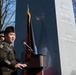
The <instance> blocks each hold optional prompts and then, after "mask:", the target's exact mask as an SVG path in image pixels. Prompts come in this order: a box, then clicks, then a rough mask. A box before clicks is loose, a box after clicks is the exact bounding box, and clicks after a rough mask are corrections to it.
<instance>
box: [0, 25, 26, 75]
mask: <svg viewBox="0 0 76 75" xmlns="http://www.w3.org/2000/svg"><path fill="white" fill-rule="evenodd" d="M4 38H5V40H4V41H2V42H1V43H0V75H17V74H16V73H15V72H16V69H18V68H19V69H23V68H24V67H26V66H27V65H26V64H21V63H19V62H17V61H16V56H15V51H14V48H13V46H12V45H11V44H12V43H13V42H14V41H15V38H16V34H15V31H14V27H13V26H9V27H7V28H6V29H5V31H4Z"/></svg>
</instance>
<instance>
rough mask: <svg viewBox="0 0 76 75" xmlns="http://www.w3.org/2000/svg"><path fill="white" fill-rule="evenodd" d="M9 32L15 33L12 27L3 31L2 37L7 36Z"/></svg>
mask: <svg viewBox="0 0 76 75" xmlns="http://www.w3.org/2000/svg"><path fill="white" fill-rule="evenodd" d="M10 32H15V30H14V27H13V26H9V27H7V28H6V29H5V31H4V35H5V34H8V33H10Z"/></svg>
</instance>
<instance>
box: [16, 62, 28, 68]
mask: <svg viewBox="0 0 76 75" xmlns="http://www.w3.org/2000/svg"><path fill="white" fill-rule="evenodd" d="M26 66H27V65H26V64H21V63H18V64H16V65H15V68H19V69H23V68H24V67H26Z"/></svg>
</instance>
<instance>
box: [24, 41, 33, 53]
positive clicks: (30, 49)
mask: <svg viewBox="0 0 76 75" xmlns="http://www.w3.org/2000/svg"><path fill="white" fill-rule="evenodd" d="M23 44H24V45H25V46H26V47H28V48H29V49H28V50H29V51H31V52H32V53H34V52H33V49H32V48H31V47H30V46H29V45H28V44H27V43H26V42H23Z"/></svg>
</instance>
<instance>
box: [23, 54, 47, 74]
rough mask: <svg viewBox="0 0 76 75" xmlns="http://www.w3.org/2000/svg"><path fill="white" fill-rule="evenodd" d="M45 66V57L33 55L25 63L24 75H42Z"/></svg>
mask: <svg viewBox="0 0 76 75" xmlns="http://www.w3.org/2000/svg"><path fill="white" fill-rule="evenodd" d="M45 66H46V57H45V55H41V54H39V55H34V56H33V57H32V58H31V59H30V61H29V62H28V63H27V67H26V68H25V74H24V75H44V70H43V69H44V67H45Z"/></svg>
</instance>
